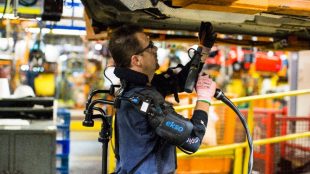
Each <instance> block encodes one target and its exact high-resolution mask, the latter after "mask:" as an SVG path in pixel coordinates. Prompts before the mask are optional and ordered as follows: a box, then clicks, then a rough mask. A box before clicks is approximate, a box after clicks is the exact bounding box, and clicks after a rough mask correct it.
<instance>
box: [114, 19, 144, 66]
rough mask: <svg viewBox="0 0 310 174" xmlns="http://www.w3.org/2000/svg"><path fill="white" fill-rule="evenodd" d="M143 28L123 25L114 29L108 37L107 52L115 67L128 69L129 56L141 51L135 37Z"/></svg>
mask: <svg viewBox="0 0 310 174" xmlns="http://www.w3.org/2000/svg"><path fill="white" fill-rule="evenodd" d="M139 32H143V28H142V27H140V26H137V25H134V24H125V25H122V26H120V27H119V28H117V29H115V30H114V31H113V32H112V34H111V37H110V42H109V50H110V52H111V55H112V57H113V59H114V62H115V65H116V66H117V67H124V68H128V67H130V61H131V56H132V55H134V54H135V53H136V52H138V51H139V50H140V49H141V46H140V43H139V41H138V39H137V37H136V36H135V34H136V33H139Z"/></svg>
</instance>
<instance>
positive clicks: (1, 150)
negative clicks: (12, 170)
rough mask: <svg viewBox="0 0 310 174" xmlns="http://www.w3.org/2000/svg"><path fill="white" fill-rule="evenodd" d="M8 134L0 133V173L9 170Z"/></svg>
mask: <svg viewBox="0 0 310 174" xmlns="http://www.w3.org/2000/svg"><path fill="white" fill-rule="evenodd" d="M9 143H10V137H9V134H2V133H0V173H1V172H3V171H7V170H9V161H10V157H9V156H10V153H9V147H10V146H9Z"/></svg>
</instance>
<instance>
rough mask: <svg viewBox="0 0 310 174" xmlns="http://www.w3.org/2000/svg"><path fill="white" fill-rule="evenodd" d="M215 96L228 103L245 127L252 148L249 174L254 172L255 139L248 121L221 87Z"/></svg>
mask: <svg viewBox="0 0 310 174" xmlns="http://www.w3.org/2000/svg"><path fill="white" fill-rule="evenodd" d="M214 97H215V98H216V99H218V100H221V101H222V102H223V103H225V104H226V105H228V106H229V107H230V108H231V109H232V110H233V111H234V112H235V113H236V114H237V115H238V117H239V119H240V121H241V123H242V125H243V127H244V129H245V133H246V135H247V138H248V145H249V148H250V156H249V163H248V174H251V173H252V168H253V139H252V137H251V134H250V131H249V128H248V125H247V122H246V120H245V118H244V116H243V115H242V113H241V112H240V111H239V110H238V108H237V107H236V106H235V105H234V104H233V103H232V102H231V101H230V100H229V99H228V98H227V97H226V96H225V95H224V93H223V92H222V91H221V90H220V89H216V91H215V94H214Z"/></svg>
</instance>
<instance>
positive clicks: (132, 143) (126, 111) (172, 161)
mask: <svg viewBox="0 0 310 174" xmlns="http://www.w3.org/2000/svg"><path fill="white" fill-rule="evenodd" d="M134 91H135V90H131V91H129V92H127V93H126V94H125V95H124V96H130V95H131V94H132V93H134ZM116 115H117V125H116V126H117V129H118V143H119V156H120V157H121V158H120V159H119V160H118V162H117V169H116V171H117V172H116V173H120V174H125V173H129V172H130V171H132V170H133V169H134V167H135V166H136V165H138V164H139V162H140V161H143V162H142V163H141V165H140V166H138V168H137V169H136V170H135V172H134V173H141V174H143V173H147V174H164V173H173V172H174V171H175V169H176V153H175V150H176V148H175V146H174V145H171V144H169V143H167V142H166V140H164V139H162V138H161V137H159V136H158V135H156V133H155V130H154V129H153V128H152V127H151V126H150V125H149V123H148V121H147V119H146V117H145V116H144V115H143V114H141V113H140V112H138V111H137V109H135V108H134V107H133V105H132V104H131V103H129V102H121V106H120V109H118V111H117V114H116ZM159 170H160V171H159Z"/></svg>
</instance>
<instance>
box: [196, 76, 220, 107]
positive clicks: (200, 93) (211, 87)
mask: <svg viewBox="0 0 310 174" xmlns="http://www.w3.org/2000/svg"><path fill="white" fill-rule="evenodd" d="M215 88H216V84H215V82H214V81H213V80H212V79H211V78H210V77H209V75H206V74H204V75H201V74H200V75H199V77H198V81H197V84H196V92H197V100H198V101H203V102H206V103H209V104H210V105H211V99H212V97H213V96H214V93H215Z"/></svg>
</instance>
